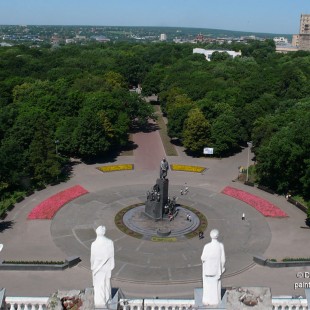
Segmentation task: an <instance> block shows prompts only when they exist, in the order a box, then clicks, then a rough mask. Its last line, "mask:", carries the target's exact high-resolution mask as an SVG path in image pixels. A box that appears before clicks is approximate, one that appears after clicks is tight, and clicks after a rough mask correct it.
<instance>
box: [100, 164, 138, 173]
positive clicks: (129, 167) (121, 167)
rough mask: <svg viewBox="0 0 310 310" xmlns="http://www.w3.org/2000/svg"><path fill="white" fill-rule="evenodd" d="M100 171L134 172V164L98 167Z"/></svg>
mask: <svg viewBox="0 0 310 310" xmlns="http://www.w3.org/2000/svg"><path fill="white" fill-rule="evenodd" d="M97 169H98V170H100V171H102V172H113V171H122V170H133V164H122V165H110V166H101V167H97Z"/></svg>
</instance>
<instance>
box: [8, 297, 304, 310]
mask: <svg viewBox="0 0 310 310" xmlns="http://www.w3.org/2000/svg"><path fill="white" fill-rule="evenodd" d="M5 302H6V310H46V309H47V302H48V297H6V298H5ZM119 304H120V305H121V306H122V307H123V309H124V310H195V309H198V307H196V306H195V300H194V299H120V301H119ZM272 306H273V307H272V309H273V310H308V306H307V299H305V298H300V299H299V298H297V299H296V298H277V297H273V298H272Z"/></svg>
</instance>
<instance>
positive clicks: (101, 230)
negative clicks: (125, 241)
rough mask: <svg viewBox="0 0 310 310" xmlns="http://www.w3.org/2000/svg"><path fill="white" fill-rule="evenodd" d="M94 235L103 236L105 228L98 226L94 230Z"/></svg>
mask: <svg viewBox="0 0 310 310" xmlns="http://www.w3.org/2000/svg"><path fill="white" fill-rule="evenodd" d="M96 234H97V236H98V237H99V236H104V234H105V226H99V227H98V228H97V229H96Z"/></svg>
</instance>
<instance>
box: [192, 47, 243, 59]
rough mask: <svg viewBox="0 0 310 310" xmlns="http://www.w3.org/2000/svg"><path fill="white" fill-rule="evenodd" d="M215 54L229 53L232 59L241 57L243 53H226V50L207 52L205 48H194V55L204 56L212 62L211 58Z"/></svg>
mask: <svg viewBox="0 0 310 310" xmlns="http://www.w3.org/2000/svg"><path fill="white" fill-rule="evenodd" d="M214 52H220V53H227V54H228V55H229V56H231V57H232V58H235V57H236V56H241V55H242V54H241V52H235V51H226V50H205V49H203V48H194V49H193V54H203V55H205V56H206V60H208V61H211V56H212V54H213V53H214Z"/></svg>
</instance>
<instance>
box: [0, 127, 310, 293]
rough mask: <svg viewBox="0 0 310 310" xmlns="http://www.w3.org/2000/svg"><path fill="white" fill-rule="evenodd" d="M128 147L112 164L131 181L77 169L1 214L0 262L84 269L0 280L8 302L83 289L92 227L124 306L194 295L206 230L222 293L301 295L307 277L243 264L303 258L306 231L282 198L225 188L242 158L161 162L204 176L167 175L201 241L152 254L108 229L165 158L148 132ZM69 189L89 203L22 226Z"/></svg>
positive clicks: (145, 244)
mask: <svg viewBox="0 0 310 310" xmlns="http://www.w3.org/2000/svg"><path fill="white" fill-rule="evenodd" d="M134 141H135V143H137V144H138V146H139V147H138V148H137V149H136V150H135V152H134V156H128V157H126V156H121V157H119V158H117V159H116V163H134V164H135V170H134V171H120V172H113V173H106V174H105V173H102V172H100V171H98V170H97V169H95V168H96V167H97V166H99V165H85V164H83V163H80V164H77V165H76V166H75V167H74V170H73V175H72V178H71V179H70V180H69V181H68V182H67V183H63V184H59V185H57V186H50V187H48V188H46V189H45V190H43V191H40V192H36V193H35V194H34V195H32V196H30V197H28V198H26V199H25V200H24V201H23V202H21V203H19V204H17V205H16V207H15V208H14V210H13V211H11V212H10V213H9V216H8V217H7V218H6V219H5V221H4V224H7V226H10V225H11V228H8V229H5V230H4V231H2V232H1V233H0V242H1V243H3V244H4V249H3V251H2V252H1V254H0V258H1V259H20V260H22V259H27V260H31V259H42V260H63V259H64V258H66V257H67V256H69V255H71V254H78V255H80V256H81V257H82V259H83V261H82V263H81V264H79V265H78V266H76V267H74V268H72V269H70V270H66V271H63V272H61V271H58V272H47V271H45V272H38V271H36V272H26V271H24V272H20V271H19V272H16V271H0V287H6V288H7V295H8V296H49V295H50V294H52V293H53V292H54V291H56V290H58V289H82V288H85V287H90V286H91V285H92V283H91V272H90V270H89V263H88V259H89V246H90V244H91V242H92V240H93V239H94V233H93V231H92V230H91V227H94V226H97V225H99V224H101V223H103V224H105V225H106V226H107V227H108V230H107V234H108V236H110V237H111V238H112V239H113V240H114V242H115V245H116V259H117V264H116V268H115V270H114V272H113V285H114V286H115V287H120V288H121V289H122V290H123V291H124V292H125V295H126V296H128V297H132V296H137V297H138V296H140V297H155V296H158V297H162V298H163V297H181V298H186V297H193V289H194V288H195V287H198V286H201V281H200V272H201V271H200V266H199V264H200V255H201V252H202V248H203V244H204V243H205V242H208V241H209V239H208V236H207V234H208V232H209V231H210V229H211V228H219V229H220V232H221V236H222V238H223V239H222V241H223V242H224V245H225V248H226V252H227V274H226V275H225V277H224V279H223V282H222V284H223V285H224V286H238V285H247V286H251V285H254V286H270V287H271V289H272V293H273V294H274V295H303V294H304V291H303V290H302V289H299V290H296V291H295V290H294V282H296V281H297V278H296V273H297V272H298V271H303V270H307V271H309V270H310V268H285V269H271V268H263V267H260V266H257V265H253V264H252V262H251V257H252V255H253V254H261V255H264V256H266V257H269V258H282V257H286V256H290V257H305V256H309V250H308V247H307V246H305V245H307V244H308V242H309V233H310V231H309V230H307V229H303V228H300V227H301V226H304V219H305V214H304V213H302V212H301V211H300V210H298V209H296V208H295V207H294V206H292V205H291V204H289V203H287V201H286V200H285V199H284V197H279V196H277V195H270V194H268V193H265V192H262V191H260V190H258V189H256V188H252V187H247V186H245V185H243V184H241V183H238V182H232V180H233V179H235V178H236V177H237V175H238V166H246V164H247V149H245V150H243V152H241V153H239V154H237V155H235V156H233V157H229V158H226V159H222V160H219V159H209V158H200V159H195V158H191V157H188V156H186V154H185V153H183V152H182V149H179V151H180V156H178V157H171V158H169V157H168V161H169V162H170V163H182V164H194V165H199V166H205V167H207V170H206V171H205V172H204V173H203V174H194V173H185V172H176V171H170V172H169V175H168V176H169V181H170V184H171V190H172V191H173V192H175V193H176V195H177V194H178V192H179V189H180V188H182V186H183V185H184V184H185V183H187V185H188V186H189V188H190V192H189V194H188V195H187V196H182V199H183V200H184V203H186V204H189V205H192V206H194V207H195V208H197V209H199V210H200V211H201V212H204V214H205V215H206V217H207V218H208V221H209V226H208V229H207V232H206V238H205V239H204V240H203V241H201V240H198V238H197V239H192V240H191V241H186V242H184V243H175V244H172V245H171V244H164V243H160V244H154V243H153V242H150V241H141V240H138V239H134V238H131V237H128V236H125V235H123V234H122V233H120V232H119V231H118V230H117V229H116V228H115V227H113V216H114V214H115V212H117V210H119V209H121V208H122V207H123V206H126V205H129V204H133V203H136V202H140V201H143V199H144V198H143V197H144V194H145V190H146V189H147V188H148V187H149V186H151V185H153V184H154V182H155V180H156V178H157V177H158V174H159V162H160V159H161V158H162V157H163V155H164V151H163V147H162V145H161V141H160V137H159V135H158V132H157V131H153V132H150V133H139V134H136V135H135V136H134ZM145 154H146V156H145ZM76 184H80V185H82V186H83V187H85V188H86V189H87V190H88V191H89V192H90V194H88V195H85V196H82V197H80V198H78V199H77V200H75V201H73V202H71V203H70V204H68V205H67V206H66V207H64V208H62V209H61V210H60V211H59V212H58V214H57V215H56V216H55V219H54V220H52V221H48V220H47V221H44V220H41V221H27V220H26V217H27V214H28V213H29V212H30V210H31V209H32V208H33V207H35V206H36V205H37V204H38V203H39V202H41V201H43V200H44V199H46V198H48V197H49V196H51V195H53V194H55V193H57V192H59V191H60V190H63V189H65V188H68V187H71V186H73V185H76ZM227 185H229V186H233V187H237V188H240V189H243V190H245V191H248V192H250V193H253V194H255V195H258V196H260V197H263V198H265V199H267V200H269V201H270V202H272V203H274V204H276V205H277V206H279V207H280V208H281V209H283V210H284V211H285V212H286V213H288V214H289V218H286V219H270V218H263V217H262V216H261V215H260V214H259V213H258V212H256V211H255V210H254V209H252V208H251V207H250V206H248V205H246V204H244V203H242V202H240V201H238V200H235V199H233V198H230V197H228V196H225V195H222V194H220V192H221V190H222V189H223V188H224V187H225V186H227ZM243 212H245V214H246V217H247V221H245V222H242V221H240V217H241V214H242V213H243ZM2 225H3V224H2ZM178 268H179V270H178ZM247 268H249V269H247ZM138 269H139V270H138ZM169 284H171V285H169Z"/></svg>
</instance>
